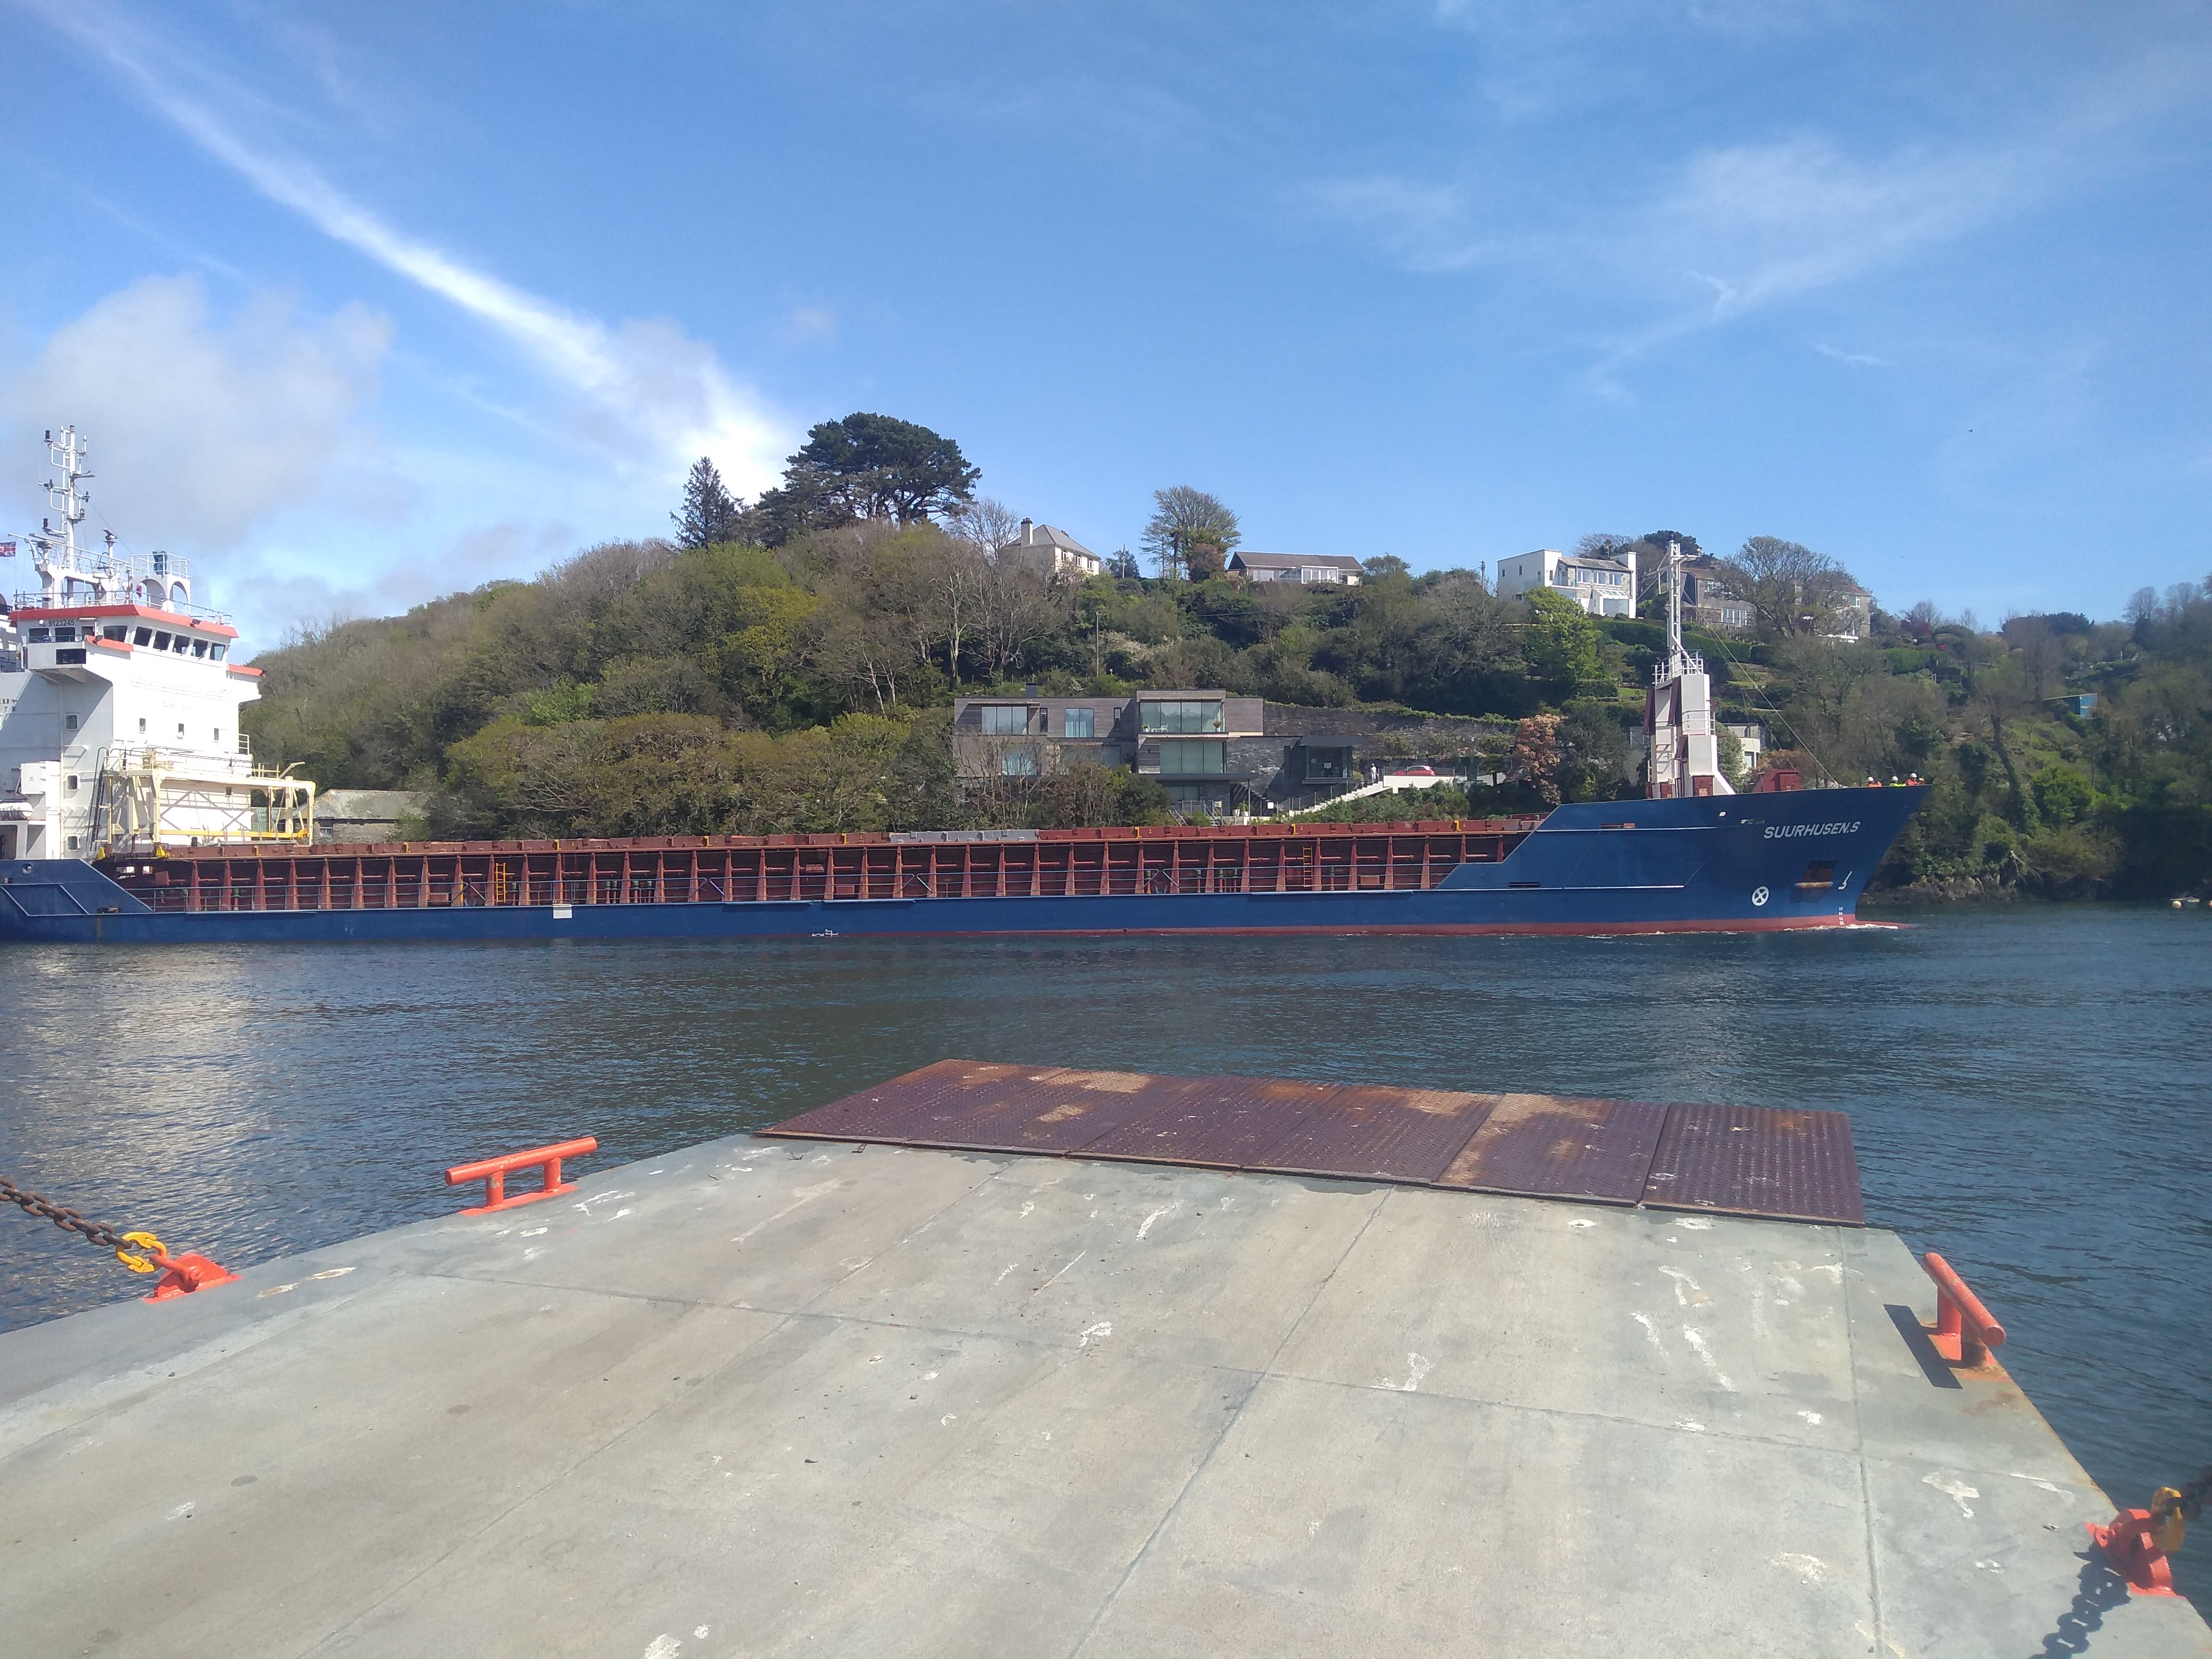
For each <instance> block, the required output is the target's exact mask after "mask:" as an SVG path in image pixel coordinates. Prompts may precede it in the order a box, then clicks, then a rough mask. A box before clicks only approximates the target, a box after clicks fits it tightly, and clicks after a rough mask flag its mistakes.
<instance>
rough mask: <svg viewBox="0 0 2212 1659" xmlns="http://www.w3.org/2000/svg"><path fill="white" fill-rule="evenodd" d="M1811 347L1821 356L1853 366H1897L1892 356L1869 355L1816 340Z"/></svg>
mask: <svg viewBox="0 0 2212 1659" xmlns="http://www.w3.org/2000/svg"><path fill="white" fill-rule="evenodd" d="M1813 349H1814V350H1815V351H1817V352H1819V353H1820V355H1821V356H1823V357H1832V358H1834V359H1835V360H1836V361H1837V362H1839V363H1849V364H1850V365H1851V366H1852V367H1853V368H1896V367H1897V360H1896V359H1895V358H1893V357H1870V356H1867V354H1866V353H1864V352H1863V351H1844V350H1843V349H1840V348H1838V347H1836V346H1832V345H1822V344H1821V343H1820V342H1819V341H1818V340H1815V341H1814V343H1813Z"/></svg>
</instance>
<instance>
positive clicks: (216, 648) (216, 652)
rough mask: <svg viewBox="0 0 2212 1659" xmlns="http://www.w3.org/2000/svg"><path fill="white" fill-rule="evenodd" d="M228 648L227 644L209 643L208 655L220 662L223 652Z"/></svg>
mask: <svg viewBox="0 0 2212 1659" xmlns="http://www.w3.org/2000/svg"><path fill="white" fill-rule="evenodd" d="M229 649H230V647H228V646H227V645H211V646H210V647H208V655H210V657H213V658H214V659H216V661H217V662H221V661H222V659H223V653H225V652H227V651H228V650H229Z"/></svg>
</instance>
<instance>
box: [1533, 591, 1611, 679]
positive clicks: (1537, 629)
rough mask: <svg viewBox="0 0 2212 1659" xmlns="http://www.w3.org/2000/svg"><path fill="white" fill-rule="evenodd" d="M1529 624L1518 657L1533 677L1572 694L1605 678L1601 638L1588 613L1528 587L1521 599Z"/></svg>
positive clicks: (1563, 599) (1550, 593)
mask: <svg viewBox="0 0 2212 1659" xmlns="http://www.w3.org/2000/svg"><path fill="white" fill-rule="evenodd" d="M1523 599H1524V601H1525V603H1526V604H1527V605H1528V626H1527V628H1526V629H1524V630H1523V632H1522V636H1521V656H1522V660H1523V661H1524V662H1525V663H1526V664H1527V665H1528V672H1529V673H1530V674H1531V675H1533V676H1534V678H1537V679H1540V680H1542V681H1544V682H1545V683H1547V684H1549V685H1552V686H1553V687H1556V688H1558V690H1559V691H1560V692H1562V693H1563V694H1565V693H1571V692H1572V691H1574V690H1576V689H1577V687H1580V686H1585V685H1595V684H1598V682H1599V681H1600V680H1601V679H1602V678H1604V674H1605V651H1604V647H1603V645H1602V644H1601V641H1602V638H1603V636H1602V635H1601V634H1600V633H1599V632H1598V627H1597V623H1595V621H1594V620H1592V619H1591V617H1590V614H1589V612H1588V611H1584V610H1583V608H1582V606H1580V605H1577V604H1576V603H1575V602H1574V601H1573V600H1572V599H1569V598H1567V596H1566V595H1565V594H1564V593H1558V592H1553V590H1552V589H1550V588H1548V587H1535V588H1531V589H1529V591H1528V593H1527V594H1525V595H1524V596H1523Z"/></svg>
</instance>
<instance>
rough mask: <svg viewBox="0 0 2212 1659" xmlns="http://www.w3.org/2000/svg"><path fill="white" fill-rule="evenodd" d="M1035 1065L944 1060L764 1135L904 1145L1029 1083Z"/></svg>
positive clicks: (801, 1116)
mask: <svg viewBox="0 0 2212 1659" xmlns="http://www.w3.org/2000/svg"><path fill="white" fill-rule="evenodd" d="M1035 1070H1036V1067H1035V1066H994V1065H991V1064H989V1063H988V1062H987V1061H984V1060H939V1061H938V1062H937V1064H935V1065H934V1066H923V1067H922V1068H921V1070H920V1071H918V1072H908V1073H907V1074H906V1075H905V1076H903V1077H895V1078H893V1079H890V1081H889V1082H888V1083H878V1084H877V1085H874V1086H873V1087H872V1088H866V1089H862V1090H860V1091H858V1092H857V1093H854V1094H849V1095H847V1096H846V1097H844V1098H843V1099H842V1100H833V1101H831V1102H830V1103H829V1104H828V1105H827V1106H817V1107H816V1108H815V1109H813V1110H812V1111H811V1112H801V1113H800V1114H799V1115H798V1116H797V1117H793V1118H787V1119H785V1120H784V1121H782V1122H781V1123H779V1124H777V1125H776V1126H775V1127H774V1128H772V1129H763V1130H762V1131H761V1133H763V1134H768V1135H793V1136H799V1137H802V1138H804V1139H810V1140H879V1141H884V1142H888V1143H890V1144H892V1145H895V1146H896V1145H903V1144H904V1143H905V1142H906V1140H907V1130H908V1127H912V1126H914V1125H915V1124H920V1123H927V1122H929V1121H933V1119H934V1118H935V1117H936V1116H937V1115H939V1114H941V1113H945V1112H947V1111H957V1110H961V1109H969V1110H972V1109H974V1108H975V1106H977V1105H978V1104H980V1103H981V1102H982V1101H983V1100H984V1099H986V1098H987V1097H990V1096H991V1095H992V1093H993V1091H1000V1092H1003V1091H1006V1090H1007V1089H1008V1088H1009V1087H1010V1086H1011V1085H1019V1084H1021V1083H1023V1082H1024V1081H1026V1080H1027V1079H1028V1077H1029V1075H1030V1073H1032V1072H1033V1071H1035Z"/></svg>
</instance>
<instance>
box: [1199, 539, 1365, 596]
mask: <svg viewBox="0 0 2212 1659" xmlns="http://www.w3.org/2000/svg"><path fill="white" fill-rule="evenodd" d="M1229 574H1231V575H1232V576H1242V577H1243V579H1244V580H1246V581H1248V582H1298V583H1301V584H1303V585H1304V586H1310V587H1320V586H1337V587H1357V586H1359V578H1360V569H1359V561H1358V560H1357V559H1353V558H1347V557H1346V556H1344V555H1343V554H1341V553H1247V552H1245V551H1243V550H1242V549H1241V548H1240V549H1239V550H1237V551H1236V552H1234V553H1231V555H1230V556H1229Z"/></svg>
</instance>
